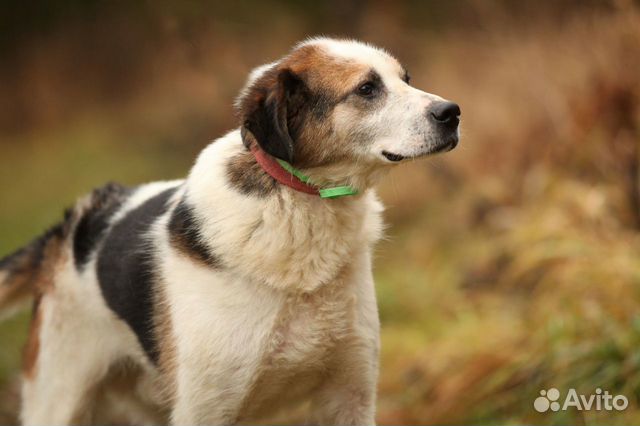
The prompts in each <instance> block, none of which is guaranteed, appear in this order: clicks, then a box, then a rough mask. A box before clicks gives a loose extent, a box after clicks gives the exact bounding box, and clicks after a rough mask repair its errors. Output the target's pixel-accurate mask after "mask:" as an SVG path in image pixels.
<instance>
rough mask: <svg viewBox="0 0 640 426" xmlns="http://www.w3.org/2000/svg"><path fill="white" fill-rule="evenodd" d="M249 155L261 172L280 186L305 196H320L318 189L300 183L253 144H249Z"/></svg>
mask: <svg viewBox="0 0 640 426" xmlns="http://www.w3.org/2000/svg"><path fill="white" fill-rule="evenodd" d="M251 153H252V154H253V156H254V157H255V159H256V161H257V162H258V164H260V167H262V170H264V171H265V172H266V173H267V174H268V175H269V176H271V177H272V178H274V179H275V180H277V181H278V182H280V183H281V184H283V185H286V186H288V187H289V188H293V189H295V190H296V191H298V192H304V193H305V194H311V195H318V196H319V195H320V191H319V190H318V188H316V187H315V186H313V185H310V184H308V183H305V182H303V181H301V180H300V179H298V177H296V176H294V175H293V174H291V173H289V172H288V171H287V170H285V169H284V167H282V166H281V165H280V163H278V161H277V160H276V159H275V158H273V157H272V156H270V155H269V154H267V153H266V152H264V151H263V150H262V149H260V147H259V146H258V144H257V143H255V142H254V143H252V144H251Z"/></svg>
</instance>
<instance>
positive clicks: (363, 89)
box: [358, 82, 376, 98]
mask: <svg viewBox="0 0 640 426" xmlns="http://www.w3.org/2000/svg"><path fill="white" fill-rule="evenodd" d="M375 90H376V86H375V85H374V84H373V83H371V82H367V83H364V84H363V85H361V86H360V87H358V95H360V96H362V97H365V98H370V97H371V96H373V94H374V92H375Z"/></svg>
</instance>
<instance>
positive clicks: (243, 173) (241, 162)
mask: <svg viewBox="0 0 640 426" xmlns="http://www.w3.org/2000/svg"><path fill="white" fill-rule="evenodd" d="M249 137H251V136H249ZM227 178H228V179H229V183H231V185H232V186H233V187H234V188H236V189H237V190H239V191H240V192H242V193H243V194H246V195H253V196H257V197H260V198H265V197H267V196H269V195H271V194H272V193H273V192H274V191H275V190H276V189H277V188H278V182H277V181H276V180H275V179H274V178H272V177H271V176H269V174H267V172H265V171H264V170H263V169H262V167H260V165H259V164H258V163H257V162H256V159H255V157H254V156H253V154H252V153H251V152H249V151H247V152H243V153H241V154H237V155H235V156H234V157H232V158H231V159H230V160H229V162H228V163H227Z"/></svg>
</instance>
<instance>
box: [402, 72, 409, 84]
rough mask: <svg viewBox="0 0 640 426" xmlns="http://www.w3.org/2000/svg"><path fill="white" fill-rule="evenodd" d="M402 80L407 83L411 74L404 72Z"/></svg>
mask: <svg viewBox="0 0 640 426" xmlns="http://www.w3.org/2000/svg"><path fill="white" fill-rule="evenodd" d="M402 80H404V82H405V83H407V84H409V82H410V81H411V76H410V75H409V73H408V72H405V73H404V76H403V77H402Z"/></svg>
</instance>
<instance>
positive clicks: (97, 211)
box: [73, 182, 131, 270]
mask: <svg viewBox="0 0 640 426" xmlns="http://www.w3.org/2000/svg"><path fill="white" fill-rule="evenodd" d="M130 194H131V190H130V189H128V188H125V187H124V186H122V185H120V184H117V183H113V182H110V183H108V184H106V185H105V186H103V187H101V188H97V189H94V190H93V192H92V193H91V201H90V205H89V208H88V209H87V211H85V212H84V213H82V217H81V218H80V221H79V222H78V225H77V227H76V230H75V234H74V236H73V257H74V260H75V264H76V268H77V269H78V270H81V269H82V268H83V267H84V265H86V263H87V262H88V261H89V256H90V255H91V253H92V252H93V250H95V248H96V245H97V244H98V242H99V241H100V240H101V239H102V237H103V235H104V232H105V231H106V230H107V228H108V227H109V218H111V216H113V214H114V213H115V212H116V211H117V210H118V209H119V208H120V206H122V204H123V203H124V201H125V200H126V199H127V198H128V196H129V195H130Z"/></svg>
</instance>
